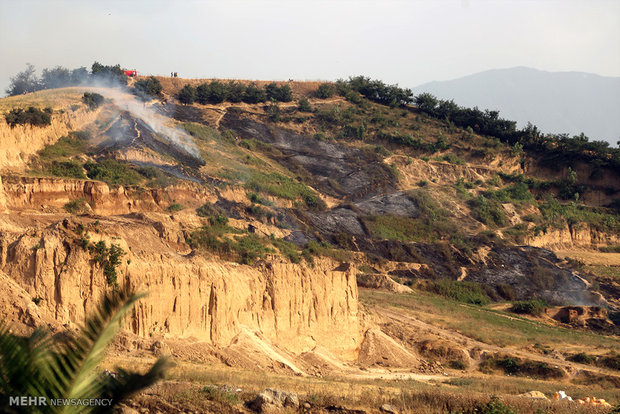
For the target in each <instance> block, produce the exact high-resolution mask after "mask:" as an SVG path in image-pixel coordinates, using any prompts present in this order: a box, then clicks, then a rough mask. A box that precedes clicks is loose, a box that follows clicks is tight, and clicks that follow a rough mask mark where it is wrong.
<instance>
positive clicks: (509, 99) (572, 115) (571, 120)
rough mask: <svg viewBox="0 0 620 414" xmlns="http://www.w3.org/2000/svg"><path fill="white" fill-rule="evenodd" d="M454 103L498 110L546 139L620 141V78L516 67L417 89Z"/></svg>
mask: <svg viewBox="0 0 620 414" xmlns="http://www.w3.org/2000/svg"><path fill="white" fill-rule="evenodd" d="M413 92H414V94H416V95H417V94H420V93H423V92H429V93H432V94H433V95H436V96H437V97H439V98H442V99H453V100H454V101H455V102H456V103H457V104H459V105H463V106H470V107H473V106H478V107H480V108H482V109H489V110H499V111H500V113H501V116H502V117H504V118H508V119H514V120H516V121H517V122H518V124H519V126H521V127H522V126H525V125H526V124H527V123H528V122H531V123H533V124H535V125H537V126H538V127H539V128H540V129H541V130H542V131H543V132H546V133H557V134H561V133H568V134H570V135H577V134H579V133H581V132H583V133H585V134H586V135H588V136H589V137H590V138H591V139H593V140H605V141H607V142H609V143H610V144H612V145H615V144H616V141H617V140H618V138H619V137H620V120H617V119H615V118H616V117H615V116H614V114H615V113H616V112H617V110H618V108H620V77H610V76H601V75H597V74H592V73H586V72H576V71H574V72H573V71H571V72H551V71H544V70H539V69H533V68H528V67H525V66H517V67H512V68H506V69H490V70H487V71H483V72H478V73H474V74H471V75H467V76H464V77H460V78H456V79H451V80H446V81H432V82H428V83H425V84H422V85H419V86H417V87H415V88H413Z"/></svg>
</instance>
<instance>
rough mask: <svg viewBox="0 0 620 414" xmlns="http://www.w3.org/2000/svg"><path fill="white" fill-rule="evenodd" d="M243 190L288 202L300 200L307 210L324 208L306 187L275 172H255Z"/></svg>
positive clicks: (323, 204)
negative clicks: (261, 193)
mask: <svg viewBox="0 0 620 414" xmlns="http://www.w3.org/2000/svg"><path fill="white" fill-rule="evenodd" d="M245 188H246V189H248V190H251V191H254V192H263V193H266V194H270V195H273V196H276V197H280V198H285V199H288V200H299V199H301V200H302V201H303V203H304V204H305V205H306V207H308V208H309V209H323V208H325V203H324V202H323V200H321V199H320V198H319V196H318V195H316V194H315V193H314V192H313V191H312V190H311V189H310V188H309V187H308V186H307V185H305V184H303V183H300V182H298V181H296V180H294V179H292V178H290V177H287V176H285V175H282V174H280V173H277V172H273V173H263V172H256V173H254V174H253V175H252V176H251V177H250V178H249V179H248V180H247V182H246V183H245Z"/></svg>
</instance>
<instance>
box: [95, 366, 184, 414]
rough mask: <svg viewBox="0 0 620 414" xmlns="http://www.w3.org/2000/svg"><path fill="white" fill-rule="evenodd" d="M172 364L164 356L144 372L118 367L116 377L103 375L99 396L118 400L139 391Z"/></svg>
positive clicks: (151, 383) (164, 372)
mask: <svg viewBox="0 0 620 414" xmlns="http://www.w3.org/2000/svg"><path fill="white" fill-rule="evenodd" d="M171 366H172V363H171V362H170V361H169V360H168V359H167V358H166V357H161V358H159V359H158V360H157V361H156V362H155V364H153V366H152V367H151V369H150V370H149V371H148V372H147V373H146V374H136V373H133V372H128V371H125V370H123V369H120V368H116V370H117V373H118V375H117V377H116V378H114V377H112V376H109V375H106V376H105V377H103V379H102V381H103V384H102V388H103V390H104V391H103V393H102V394H101V398H110V399H112V401H114V402H115V403H116V402H119V401H122V400H124V399H125V398H127V397H129V396H130V395H131V394H134V393H135V392H137V391H140V390H142V389H144V388H146V387H150V386H151V385H153V384H155V383H156V382H157V381H159V380H161V379H163V378H164V375H165V374H166V371H167V370H168V369H169V368H170V367H171ZM99 409H100V411H94V412H101V413H103V412H106V410H107V408H106V407H100V408H99Z"/></svg>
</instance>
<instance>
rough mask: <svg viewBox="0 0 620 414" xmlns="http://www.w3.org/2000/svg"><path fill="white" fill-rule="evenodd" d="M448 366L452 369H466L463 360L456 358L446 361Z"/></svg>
mask: <svg viewBox="0 0 620 414" xmlns="http://www.w3.org/2000/svg"><path fill="white" fill-rule="evenodd" d="M448 366H449V367H450V368H452V369H459V370H461V371H464V370H466V369H467V364H466V363H465V362H464V361H461V360H458V359H455V360H452V361H448Z"/></svg>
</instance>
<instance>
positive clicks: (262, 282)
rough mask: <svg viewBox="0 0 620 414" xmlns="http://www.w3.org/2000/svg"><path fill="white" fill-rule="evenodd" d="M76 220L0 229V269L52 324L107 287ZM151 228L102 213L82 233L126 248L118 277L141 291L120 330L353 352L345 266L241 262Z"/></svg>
mask: <svg viewBox="0 0 620 414" xmlns="http://www.w3.org/2000/svg"><path fill="white" fill-rule="evenodd" d="M76 225H77V223H76V222H74V221H71V220H64V221H60V222H57V223H55V224H53V225H51V226H48V227H47V228H46V229H45V230H30V231H26V232H23V233H21V234H20V233H15V232H12V231H4V232H2V233H1V234H0V268H1V269H0V270H2V271H4V272H5V273H6V274H7V275H8V276H9V277H10V278H11V279H12V280H13V281H15V282H16V284H17V285H18V286H19V288H20V289H23V291H25V292H26V293H27V294H28V295H29V296H30V297H31V298H40V301H39V303H38V306H37V309H36V310H37V311H38V313H39V314H40V317H41V318H43V319H53V320H55V321H56V322H57V323H60V324H69V325H71V324H80V323H82V322H83V320H84V317H85V315H86V314H87V313H88V312H89V310H90V309H91V308H92V307H93V306H94V305H95V304H97V303H98V301H99V299H100V298H101V295H102V293H103V292H104V291H105V290H107V289H110V288H111V287H110V285H109V284H108V283H107V281H106V278H105V276H104V275H103V271H102V269H101V268H100V267H99V265H97V264H96V263H95V262H94V260H93V259H92V256H91V253H89V252H88V251H86V250H84V249H82V247H80V246H79V245H78V244H77V240H76V234H75V233H74V232H73V230H72V229H74V228H75V226H76ZM161 225H162V223H161V222H159V226H158V225H157V224H156V223H152V224H150V225H149V224H144V223H143V222H142V221H141V220H138V219H135V220H132V221H128V220H125V221H122V222H113V221H106V220H103V221H102V223H101V228H102V230H101V233H98V234H97V233H96V234H92V236H93V237H92V241H93V242H96V241H98V240H99V239H102V240H106V241H107V244H108V245H110V244H111V243H115V244H118V245H119V246H120V247H121V248H123V250H125V251H126V252H128V254H127V255H126V256H124V257H123V259H122V261H123V264H122V266H120V269H119V282H120V283H129V284H131V285H132V286H134V287H135V288H136V289H137V290H138V291H146V292H148V294H149V295H148V296H147V297H146V298H144V299H142V300H141V301H140V302H139V303H138V304H137V305H136V306H135V308H134V310H133V312H132V313H131V315H130V316H129V317H128V318H127V320H126V322H125V329H127V330H129V331H131V332H133V333H135V334H138V335H140V336H143V337H150V336H152V335H155V336H159V335H163V336H164V337H172V338H193V339H196V340H200V341H205V342H208V343H212V344H214V345H218V346H226V345H229V344H230V343H231V342H232V341H233V339H234V338H235V336H236V335H238V334H239V333H241V332H242V331H244V330H247V329H249V330H252V331H255V332H258V333H260V334H262V335H263V336H264V337H266V338H268V339H269V340H270V341H271V342H272V343H274V344H276V345H279V346H281V347H282V348H283V349H286V350H288V351H291V352H295V353H301V352H305V351H308V350H310V349H312V348H314V347H315V346H316V345H321V346H323V347H325V348H327V349H329V350H330V351H331V352H333V353H335V354H337V355H339V356H341V357H343V358H345V359H354V358H355V357H356V355H357V351H358V348H359V344H360V341H361V338H360V332H359V321H358V297H357V285H356V279H355V269H354V268H353V267H352V266H349V265H339V264H338V263H334V262H332V261H330V260H326V259H320V260H319V259H317V260H316V261H315V264H314V266H307V265H296V264H291V263H287V262H284V261H283V260H281V259H279V258H275V257H273V258H270V259H269V260H266V261H262V262H259V263H257V264H256V265H255V266H246V265H238V264H235V263H229V262H223V261H220V260H219V259H211V258H207V257H203V256H200V255H194V254H186V255H184V254H182V253H179V252H177V251H175V250H173V249H171V248H169V244H168V243H167V242H166V240H165V239H162V238H161V237H160V236H159V233H160V230H158V229H157V227H160V226H161ZM15 289H17V287H15ZM37 300H39V299H37ZM30 305H31V304H30ZM30 312H31V313H32V312H33V310H32V309H31V310H30ZM17 313H19V312H17ZM22 313H23V312H22ZM20 315H21V314H20Z"/></svg>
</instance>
